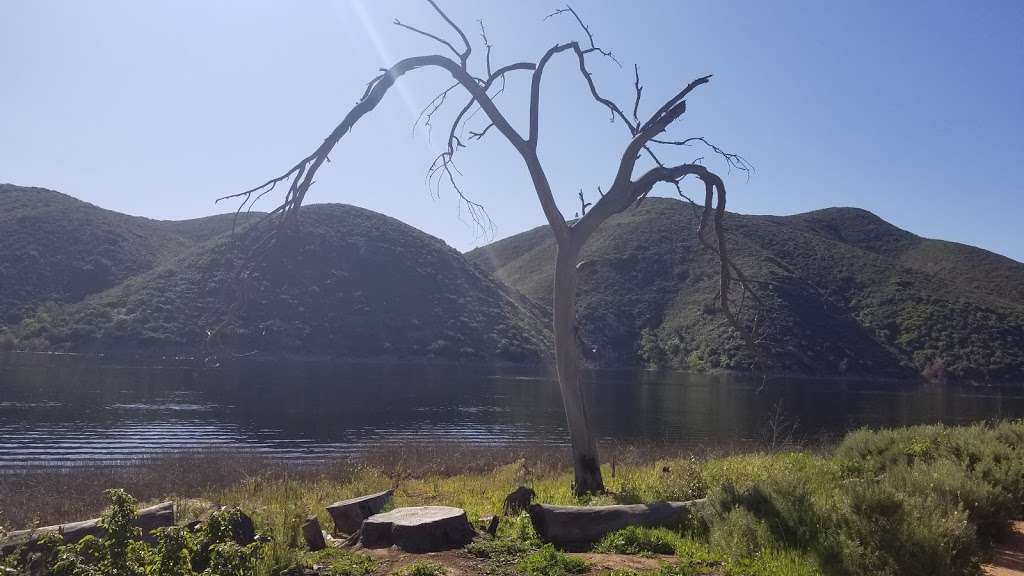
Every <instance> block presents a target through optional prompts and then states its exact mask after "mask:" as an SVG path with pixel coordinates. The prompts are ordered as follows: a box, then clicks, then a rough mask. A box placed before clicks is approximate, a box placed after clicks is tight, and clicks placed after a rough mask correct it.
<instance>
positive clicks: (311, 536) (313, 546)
mask: <svg viewBox="0 0 1024 576" xmlns="http://www.w3.org/2000/svg"><path fill="white" fill-rule="evenodd" d="M302 537H303V538H304V539H305V540H306V546H307V547H308V548H309V549H310V550H311V551H313V552H316V551H317V550H323V549H324V548H326V547H327V541H326V540H324V532H323V530H321V529H320V520H318V519H317V517H316V514H314V515H312V516H310V517H309V518H306V521H305V522H303V523H302Z"/></svg>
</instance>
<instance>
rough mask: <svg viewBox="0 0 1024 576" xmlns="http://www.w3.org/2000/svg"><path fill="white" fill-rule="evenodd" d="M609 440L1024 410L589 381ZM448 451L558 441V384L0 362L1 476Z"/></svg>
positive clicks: (947, 400) (413, 368) (737, 387)
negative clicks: (143, 464)
mask: <svg viewBox="0 0 1024 576" xmlns="http://www.w3.org/2000/svg"><path fill="white" fill-rule="evenodd" d="M589 387H590V389H591V396H592V399H593V400H592V413H593V414H594V418H595V425H596V428H597V430H598V431H599V433H600V434H601V436H602V437H603V438H604V440H605V441H612V440H615V441H618V440H621V441H655V442H668V443H678V444H685V445H700V444H707V443H717V442H722V441H731V440H751V439H757V438H759V437H760V436H761V435H762V434H763V433H764V432H765V428H766V422H767V421H768V420H769V419H771V418H772V417H773V415H774V416H775V419H776V420H778V419H779V416H781V417H782V418H783V419H785V421H786V422H787V424H789V425H794V424H795V425H796V431H797V433H798V434H799V435H800V436H802V437H804V438H812V439H813V438H816V437H822V436H834V435H839V434H841V433H843V432H844V431H846V430H849V429H851V428H855V427H858V426H864V425H867V426H882V425H906V424H914V423H922V422H939V421H942V422H949V423H959V422H970V421H976V420H983V419H990V418H1006V417H1022V416H1024V396H1022V393H1021V392H1020V391H1010V390H990V389H964V388H950V387H928V386H910V385H906V384H894V383H865V382H835V381H820V380H813V379H793V378H788V379H778V380H773V381H771V382H768V383H764V382H761V381H759V380H753V379H750V378H747V377H741V376H728V375H718V376H706V375H693V374H675V373H673V374H657V373H651V372H638V371H607V372H601V373H599V374H595V375H594V377H593V378H592V379H591V381H590V382H589ZM437 441H452V442H469V443H477V444H490V445H507V444H517V443H529V444H534V443H549V444H563V443H565V441H566V432H565V428H564V423H563V421H562V407H561V400H560V397H559V395H558V388H557V385H556V384H555V383H554V382H553V381H551V380H550V379H549V378H547V377H546V376H545V375H544V374H543V373H539V372H537V371H532V370H526V369H507V368H506V369H488V368H478V367H457V366H423V365H388V366H384V365H332V364H327V363H287V362H274V363H271V362H254V361H248V362H241V363H237V364H233V365H226V366H223V367H220V368H217V369H205V368H196V367H192V366H187V365H173V364H170V365H166V366H159V367H139V366H129V365H119V364H114V363H110V362H104V361H96V360H93V359H86V358H76V357H46V356H29V355H7V356H0V469H5V470H8V471H11V470H17V469H21V468H24V467H30V466H31V467H34V466H53V465H96V464H117V463H122V462H125V461H128V460H133V459H138V458H145V457H151V456H155V455H161V454H168V453H176V452H182V451H190V450H206V449H231V450H234V451H249V452H257V453H265V454H269V455H272V456H273V457H276V458H282V459H291V460H295V461H315V460H318V459H322V458H326V457H330V456H335V455H339V454H347V453H352V452H358V451H360V450H364V449H366V448H367V447H370V446H379V445H386V444H410V443H424V442H437Z"/></svg>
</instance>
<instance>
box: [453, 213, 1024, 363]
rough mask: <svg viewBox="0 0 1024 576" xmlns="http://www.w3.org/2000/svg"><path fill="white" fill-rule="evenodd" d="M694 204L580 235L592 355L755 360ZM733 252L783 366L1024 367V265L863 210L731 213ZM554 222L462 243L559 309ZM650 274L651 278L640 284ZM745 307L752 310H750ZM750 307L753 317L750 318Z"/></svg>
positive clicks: (623, 218)
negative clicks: (727, 309)
mask: <svg viewBox="0 0 1024 576" xmlns="http://www.w3.org/2000/svg"><path fill="white" fill-rule="evenodd" d="M698 218H699V214H695V213H694V211H693V210H691V208H690V207H689V206H688V205H686V204H685V203H684V202H680V201H677V200H672V199H663V198H651V199H648V200H645V201H644V202H643V204H641V205H640V206H638V207H636V208H634V209H631V210H627V211H625V212H623V213H621V214H618V215H616V216H614V217H612V218H610V219H609V220H608V221H607V222H606V223H605V224H603V225H602V226H601V228H600V229H599V230H597V232H595V233H594V235H593V236H592V237H591V239H590V240H589V241H588V243H587V246H585V247H584V253H583V258H584V259H585V260H586V261H587V262H588V267H587V268H586V269H585V270H584V271H583V272H582V273H581V278H580V290H579V296H578V311H579V324H580V327H581V334H582V338H583V340H584V341H585V342H586V343H587V344H588V345H590V346H592V347H596V349H597V351H598V352H597V355H596V357H595V358H594V360H596V361H598V362H600V363H604V364H611V365H621V364H644V365H649V366H663V367H673V368H681V369H689V370H717V369H748V368H750V365H751V363H752V362H753V360H754V359H753V357H752V356H751V354H750V353H749V351H748V350H746V349H745V347H744V346H743V345H742V343H741V342H740V341H739V338H738V337H737V335H736V333H735V331H734V330H732V329H731V328H730V327H729V325H728V322H726V321H725V319H724V318H723V317H722V314H721V310H720V309H719V308H718V306H717V305H715V304H714V301H715V299H716V296H717V292H718V289H719V284H718V278H719V270H718V267H719V263H718V261H717V259H716V258H715V256H714V254H712V253H708V252H707V251H705V250H702V249H701V247H700V245H699V241H698V239H697V237H696V234H684V233H680V231H685V230H695V229H696V227H697V226H696V224H697V219H698ZM727 233H728V236H729V241H730V251H731V253H732V258H733V259H734V260H735V261H736V263H737V265H738V266H739V267H740V268H741V269H743V270H744V272H745V273H746V275H747V276H748V277H750V278H752V279H755V280H763V281H768V283H765V284H758V285H756V286H754V288H755V290H756V291H757V293H758V295H759V299H760V301H761V307H760V309H759V310H758V324H759V326H760V328H761V331H760V332H761V333H760V334H759V336H760V337H761V339H762V340H763V343H764V347H765V348H766V350H767V352H768V355H769V357H770V359H771V363H772V366H771V367H772V368H773V369H774V370H777V371H779V372H787V373H803V374H814V375H823V374H827V375H844V376H848V375H872V376H878V375H888V376H896V377H907V376H914V375H917V374H924V375H926V376H927V377H929V378H933V379H939V380H942V379H950V380H964V381H976V382H1006V383H1020V382H1021V380H1022V379H1024V265H1022V264H1021V263H1019V262H1014V261H1013V260H1010V259H1008V258H1004V257H1001V256H998V255H996V254H992V253H990V252H987V251H984V250H980V249H977V248H972V247H969V246H962V245H958V244H953V243H949V242H942V241H939V240H929V239H925V238H920V237H917V236H914V235H913V234H910V233H909V232H906V231H904V230H900V229H898V228H896V227H895V226H892V225H891V224H889V223H887V222H885V221H883V220H882V219H880V218H878V217H877V216H875V215H874V214H871V213H869V212H866V211H864V210H858V209H854V208H833V209H826V210H817V211H814V212H809V213H806V214H797V215H793V216H785V217H777V216H744V215H741V214H730V215H729V217H728V219H727ZM554 252H555V246H554V240H553V238H552V237H551V234H550V232H549V231H548V230H547V228H546V227H541V228H537V229H534V230H530V231H528V232H523V233H521V234H518V235H515V236H512V237H509V238H506V239H503V240H500V241H498V242H495V243H493V244H491V245H489V246H485V247H483V248H478V249H476V250H474V251H472V252H470V253H469V254H468V256H469V257H470V258H471V259H473V260H474V261H476V262H477V263H478V264H479V265H480V266H483V267H485V268H486V269H488V270H490V271H491V272H493V273H494V274H495V276H497V277H498V278H499V279H501V280H503V281H504V282H507V283H508V284H509V285H510V286H512V287H514V288H516V289H518V290H520V291H521V292H523V293H524V294H526V295H527V296H529V297H531V298H533V299H535V300H536V301H537V302H540V303H542V304H544V305H545V306H550V304H551V294H552V288H551V286H552V271H551V265H550V262H551V261H552V258H553V256H554ZM637 286H643V287H644V289H643V290H636V287H637ZM751 309H752V308H751V306H750V305H749V300H748V304H747V307H746V310H751ZM752 316H753V315H752V314H747V315H744V317H745V318H746V320H747V321H748V322H752Z"/></svg>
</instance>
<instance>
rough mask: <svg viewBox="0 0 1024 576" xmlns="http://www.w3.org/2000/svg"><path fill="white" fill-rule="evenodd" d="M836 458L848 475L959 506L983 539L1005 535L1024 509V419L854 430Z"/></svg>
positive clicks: (844, 441) (987, 539)
mask: <svg viewBox="0 0 1024 576" xmlns="http://www.w3.org/2000/svg"><path fill="white" fill-rule="evenodd" d="M836 460H837V462H839V465H840V467H841V468H842V470H843V472H844V474H845V475H846V476H847V477H850V478H859V479H872V478H879V477H883V478H885V480H886V481H887V482H890V483H893V484H894V485H897V486H898V487H900V488H901V489H902V490H906V491H920V490H928V491H929V492H933V493H935V494H936V495H937V497H938V496H941V497H942V498H943V499H945V500H947V501H950V502H957V503H959V504H960V505H961V506H962V507H963V508H964V509H965V510H966V512H967V514H968V516H969V518H970V520H971V523H972V524H973V525H974V526H975V527H976V528H977V530H978V534H979V536H980V537H981V538H982V539H983V540H984V541H990V540H991V539H993V538H996V537H998V536H1000V535H1002V534H1004V533H1005V532H1006V530H1007V529H1008V527H1009V524H1010V522H1011V521H1012V520H1014V519H1015V518H1016V517H1017V516H1018V515H1019V514H1020V513H1021V512H1022V509H1024V421H1016V422H1003V423H1000V424H997V425H988V424H974V425H971V426H963V427H947V426H942V425H934V426H913V427H909V428H897V429H892V430H879V431H870V430H858V431H856V432H852V433H850V434H848V435H847V437H846V438H845V439H844V440H843V442H842V444H841V445H840V446H839V448H838V449H837V450H836Z"/></svg>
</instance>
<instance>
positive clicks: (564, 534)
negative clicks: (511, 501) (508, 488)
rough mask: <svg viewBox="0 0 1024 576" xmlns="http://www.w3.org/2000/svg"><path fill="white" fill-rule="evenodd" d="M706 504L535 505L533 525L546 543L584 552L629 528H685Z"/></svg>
mask: <svg viewBox="0 0 1024 576" xmlns="http://www.w3.org/2000/svg"><path fill="white" fill-rule="evenodd" d="M704 504H705V501H704V500H691V501H689V502H655V503H653V504H630V505H620V506H551V505H547V504H534V505H532V506H530V521H531V522H532V523H533V529H534V530H536V531H537V534H538V535H539V536H540V537H541V539H542V540H544V541H545V542H551V543H552V544H554V545H555V546H558V547H560V548H568V549H583V548H586V547H588V546H590V545H591V544H593V543H594V542H597V541H598V540H600V539H601V538H603V537H604V536H605V535H606V534H609V533H611V532H614V531H616V530H621V529H622V528H625V527H626V526H646V527H655V526H665V527H669V528H673V527H678V526H682V525H684V524H685V523H686V522H687V521H688V520H689V518H690V516H691V514H694V513H695V512H696V511H697V509H698V508H699V507H701V506H704Z"/></svg>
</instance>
